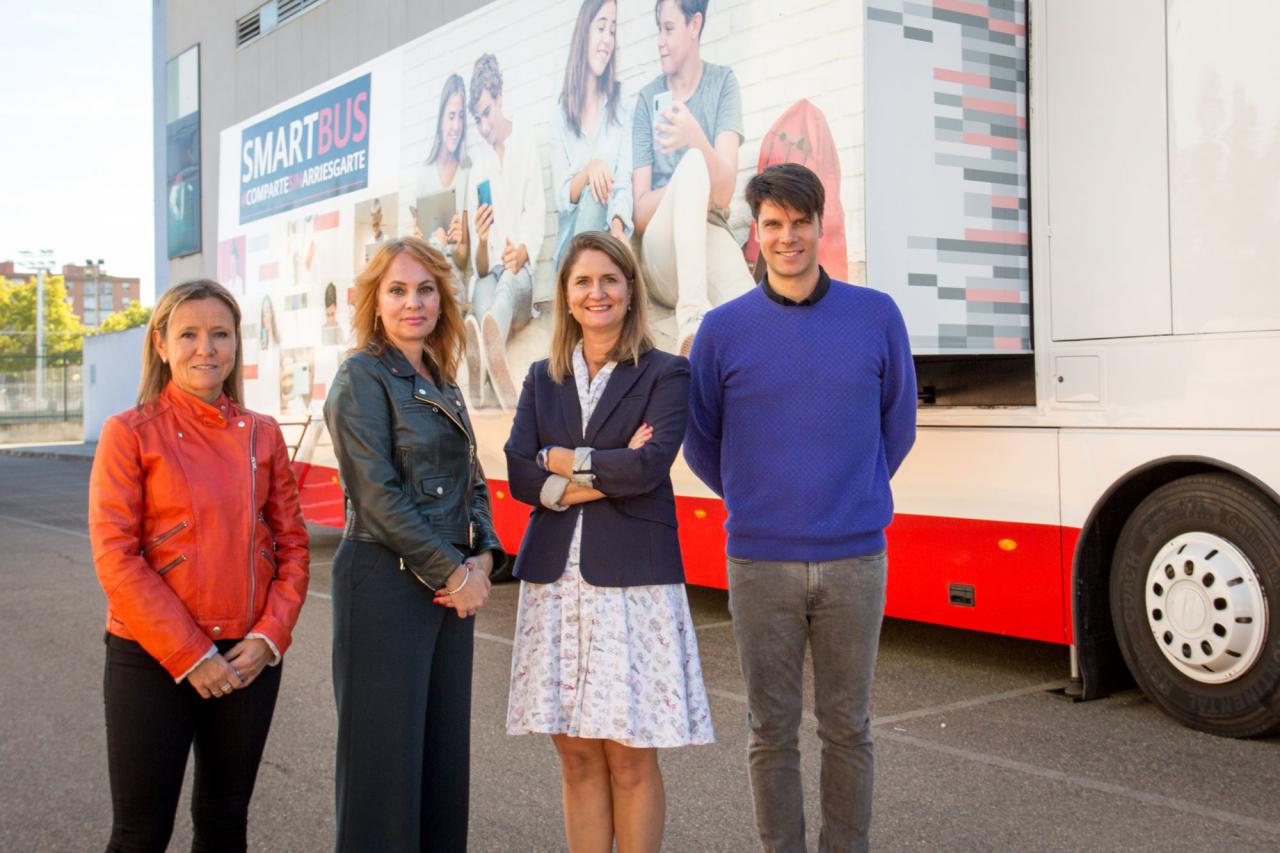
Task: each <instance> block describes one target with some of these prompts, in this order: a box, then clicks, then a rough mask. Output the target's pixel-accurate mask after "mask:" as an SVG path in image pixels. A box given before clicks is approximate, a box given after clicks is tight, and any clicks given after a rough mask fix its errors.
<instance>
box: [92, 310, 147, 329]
mask: <svg viewBox="0 0 1280 853" xmlns="http://www.w3.org/2000/svg"><path fill="white" fill-rule="evenodd" d="M150 319H151V309H150V308H147V307H145V306H144V305H143V304H142V303H141V302H130V303H129V307H128V308H124V309H122V310H120V311H117V312H115V313H114V314H112V315H110V316H109V317H107V319H105V320H103V321H102V322H101V323H99V324H98V328H97V329H96V330H90V331H89V334H90V335H105V334H106V333H107V332H123V331H124V330H125V329H132V328H133V327H134V326H145V325H147V321H148V320H150Z"/></svg>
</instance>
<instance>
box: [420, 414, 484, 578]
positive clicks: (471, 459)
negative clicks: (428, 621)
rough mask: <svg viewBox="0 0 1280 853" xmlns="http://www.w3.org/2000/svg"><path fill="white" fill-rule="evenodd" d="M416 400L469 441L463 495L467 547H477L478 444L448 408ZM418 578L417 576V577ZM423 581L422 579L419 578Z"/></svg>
mask: <svg viewBox="0 0 1280 853" xmlns="http://www.w3.org/2000/svg"><path fill="white" fill-rule="evenodd" d="M414 398H415V399H417V400H420V401H422V402H424V403H430V404H431V407H432V408H433V409H435V410H437V411H438V412H440V414H442V415H444V416H445V417H446V418H448V419H449V420H451V421H453V423H454V426H456V427H457V428H458V429H460V430H461V431H462V436H463V438H465V439H466V440H467V490H466V492H465V493H464V494H463V498H464V502H465V504H466V507H467V547H468V548H474V547H475V544H476V543H475V524H474V523H473V522H472V521H471V490H472V489H473V488H475V475H476V443H475V441H473V440H472V438H471V433H469V432H467V428H466V427H465V426H463V425H462V421H460V420H458V419H457V418H455V417H454V416H453V415H452V414H450V412H449V410H448V408H446V407H444V406H442V405H440V404H439V403H437V402H435V401H434V400H428V399H426V398H425V397H419V396H418V395H417V394H415V395H414ZM415 577H416V576H415ZM419 580H421V578H419Z"/></svg>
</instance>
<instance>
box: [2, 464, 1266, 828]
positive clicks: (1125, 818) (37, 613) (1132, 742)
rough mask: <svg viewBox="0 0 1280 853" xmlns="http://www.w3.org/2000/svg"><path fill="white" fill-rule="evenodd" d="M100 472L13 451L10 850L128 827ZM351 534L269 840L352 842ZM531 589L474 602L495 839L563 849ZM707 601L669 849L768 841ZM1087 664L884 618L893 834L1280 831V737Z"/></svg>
mask: <svg viewBox="0 0 1280 853" xmlns="http://www.w3.org/2000/svg"><path fill="white" fill-rule="evenodd" d="M54 455H57V454H54ZM88 475H89V465H88V464H86V461H84V460H64V459H54V458H47V457H42V456H25V457H17V456H12V455H6V454H3V453H0V584H2V586H0V588H2V589H3V595H2V596H0V620H2V623H3V625H4V637H5V642H4V643H3V644H0V685H3V689H2V690H0V720H3V732H4V737H3V740H2V741H0V850H5V851H24V853H26V851H73V850H92V849H102V847H103V846H105V842H106V838H107V833H108V830H109V826H110V800H109V796H108V791H107V772H106V756H105V746H104V743H105V738H104V731H103V723H102V664H103V646H102V628H103V612H104V606H103V596H102V592H101V589H100V588H99V587H98V585H97V582H96V580H95V578H94V575H93V571H92V567H91V564H90V556H89V541H88V535H87V533H86V529H85V513H86V490H87V484H88ZM337 544H338V537H337V535H336V532H335V531H332V530H327V529H322V528H313V544H312V554H313V556H312V559H313V561H314V562H313V564H312V565H313V579H312V586H311V593H310V597H309V601H308V603H307V606H306V607H305V608H304V610H303V613H302V618H301V620H300V622H299V625H298V628H297V631H296V633H295V639H294V645H293V648H292V650H291V651H290V652H289V654H288V658H287V661H286V663H285V673H284V682H283V686H282V689H281V694H280V701H279V705H278V707H277V710H276V716H275V722H274V726H273V729H272V733H271V738H270V741H269V742H268V745H267V751H266V756H265V758H264V761H263V765H262V769H261V771H260V773H259V776H258V788H257V792H256V794H255V797H254V801H253V809H252V813H251V816H250V846H251V848H252V849H254V850H263V851H306V853H312V851H323V850H328V849H331V847H332V835H333V809H332V802H333V744H334V727H335V719H334V710H333V691H332V683H331V680H330V668H329V648H330V634H331V624H330V610H329V583H330V571H329V569H330V561H331V560H332V555H333V552H334V550H335V549H336V547H337ZM517 593H518V589H517V587H516V586H515V585H513V584H507V585H502V586H499V587H495V589H494V592H493V596H492V598H491V601H490V604H489V605H488V606H487V607H486V608H485V610H484V611H483V612H482V613H481V614H480V615H479V617H478V618H477V626H476V627H477V634H478V638H479V640H478V642H477V644H476V658H475V698H474V713H473V718H472V739H473V743H474V747H473V756H472V798H471V834H470V838H471V849H472V850H475V851H554V850H562V849H564V835H563V829H562V825H561V816H560V789H559V775H558V771H557V763H556V759H555V755H554V751H553V750H552V747H551V744H550V742H549V741H548V739H546V738H541V737H518V738H513V737H508V736H507V735H506V734H505V733H504V731H503V720H504V716H505V711H506V695H507V679H508V671H509V666H510V653H511V640H510V638H511V634H512V628H513V625H514V621H515V604H516V596H517ZM690 599H691V602H692V605H693V611H694V622H695V625H696V626H697V629H698V639H699V643H700V645H701V650H702V661H703V670H704V675H705V678H706V684H707V688H708V691H709V693H710V695H711V707H712V711H713V716H714V722H715V727H716V735H717V741H716V743H715V744H713V745H710V746H702V747H688V748H685V749H678V750H670V751H665V752H664V753H663V755H662V767H663V773H664V775H665V778H666V785H667V797H668V817H667V832H666V838H665V843H664V849H665V850H668V851H697V853H701V851H752V850H758V849H759V847H758V844H757V842H756V840H755V834H754V830H753V825H752V817H751V797H750V791H749V789H748V784H747V778H746V770H745V761H746V756H745V741H746V737H745V728H746V727H745V721H744V717H745V710H746V709H745V703H744V698H743V689H742V679H741V675H740V674H739V672H738V666H737V658H736V652H735V649H734V642H733V635H732V632H731V629H730V624H729V615H728V611H727V608H726V596H725V594H724V593H723V592H721V591H718V590H707V589H691V590H690ZM1067 664H1068V661H1067V650H1066V649H1065V648H1064V647H1060V646H1052V645H1046V644H1042V643H1033V642H1029V641H1025V640H1016V639H1010V638H1004V637H997V636H991V635H983V634H975V633H969V632H964V631H957V630H952V629H947V628H939V627H936V626H929V625H922V624H919V623H912V622H905V621H899V620H888V621H887V622H886V623H885V626H884V632H883V637H882V640H881V647H880V658H879V664H878V673H877V678H876V687H875V697H874V706H873V715H874V718H873V724H874V730H875V734H876V748H877V756H876V762H877V764H876V795H875V818H874V830H873V838H872V841H873V846H874V847H875V848H876V849H879V850H941V849H946V850H1082V851H1083V850H1089V851H1094V850H1152V851H1157V850H1158V851H1184V850H1185V851H1201V850H1221V849H1231V850H1236V851H1240V850H1277V849H1280V809H1277V804H1278V803H1280V738H1277V737H1272V738H1268V739H1262V740H1252V741H1237V740H1227V739H1222V738H1216V737H1212V736H1210V735H1205V734H1201V733H1199V732H1194V731H1191V730H1189V729H1186V728H1183V727H1181V726H1179V725H1178V724H1176V723H1174V722H1173V721H1171V720H1169V719H1168V718H1166V717H1164V716H1163V715H1162V714H1161V713H1160V712H1159V711H1158V710H1157V709H1155V708H1154V707H1153V706H1152V705H1150V704H1149V703H1148V702H1147V701H1146V700H1145V699H1144V698H1143V697H1142V695H1141V694H1140V693H1138V692H1136V691H1130V692H1126V693H1121V694H1118V695H1115V696H1112V697H1110V698H1108V699H1104V700H1100V701H1096V702H1088V703H1076V702H1072V701H1069V700H1067V699H1064V698H1062V696H1061V695H1060V694H1058V693H1055V692H1054V690H1055V688H1060V687H1061V686H1062V685H1063V684H1064V682H1065V679H1066V675H1067ZM809 707H810V708H812V702H811V701H810V702H809ZM801 747H802V749H803V751H804V754H805V765H804V777H805V786H806V809H807V814H808V816H809V827H810V830H809V831H810V849H816V848H817V821H818V814H819V812H818V804H817V776H818V773H817V770H818V762H817V757H818V750H819V741H818V738H817V727H816V722H815V721H814V719H813V717H812V714H811V713H809V714H806V719H805V722H804V724H803V727H802V732H801ZM189 787H190V783H189V781H188V791H189ZM187 809H188V801H187V799H186V798H185V796H184V800H183V804H182V806H181V807H180V812H179V816H178V826H177V830H176V832H175V835H174V840H173V843H172V844H171V846H170V848H171V849H172V850H185V849H189V848H190V819H189V817H188V812H187Z"/></svg>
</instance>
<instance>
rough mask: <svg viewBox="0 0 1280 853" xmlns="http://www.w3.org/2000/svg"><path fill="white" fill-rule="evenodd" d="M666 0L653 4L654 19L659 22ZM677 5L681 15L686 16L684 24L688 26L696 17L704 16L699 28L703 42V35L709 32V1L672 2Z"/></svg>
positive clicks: (685, 0)
mask: <svg viewBox="0 0 1280 853" xmlns="http://www.w3.org/2000/svg"><path fill="white" fill-rule="evenodd" d="M665 2H666V0H658V2H656V3H654V4H653V19H654V20H655V21H657V20H658V19H659V16H660V15H662V4H663V3H665ZM671 2H673V3H675V4H676V7H677V8H678V9H679V10H680V13H681V14H683V15H684V22H685V23H686V24H687V23H689V22H690V21H692V20H693V16H694V15H701V16H702V25H701V26H700V27H698V41H702V34H703V33H705V32H706V31H707V3H708V2H709V0H671Z"/></svg>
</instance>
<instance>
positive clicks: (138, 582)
mask: <svg viewBox="0 0 1280 853" xmlns="http://www.w3.org/2000/svg"><path fill="white" fill-rule="evenodd" d="M89 535H90V539H91V541H92V544H93V564H94V567H95V569H96V570H97V573H98V580H99V581H100V582H101V583H102V588H103V590H104V591H105V592H106V594H107V630H108V631H110V632H111V633H112V634H115V635H117V636H119V637H124V638H125V639H129V640H136V641H137V642H138V643H139V644H140V645H141V646H142V647H143V648H144V649H146V651H147V652H148V653H150V654H151V655H152V656H153V657H154V658H155V659H156V660H158V661H159V662H160V663H161V665H162V666H164V667H165V669H167V670H168V671H169V672H170V673H171V674H172V675H173V677H174V678H180V677H182V675H183V674H185V673H186V672H187V671H189V670H190V669H191V668H192V667H193V666H195V665H196V664H197V663H198V662H199V661H200V660H201V659H202V658H203V657H204V655H205V654H206V653H207V652H208V650H209V647H210V645H211V641H212V640H230V639H239V638H242V637H244V636H245V635H246V634H249V633H251V632H252V633H256V634H261V635H263V636H264V637H267V638H268V639H270V640H271V642H272V643H273V644H274V645H275V648H276V649H277V650H278V651H279V653H280V654H281V655H283V654H284V653H285V650H286V649H288V647H289V641H290V637H291V635H292V632H293V626H294V624H295V623H297V621H298V612H299V611H300V610H301V609H302V603H303V601H304V600H305V599H306V595H307V581H308V563H309V560H310V555H309V553H308V550H307V528H306V525H305V523H304V522H303V520H302V511H301V509H300V508H299V505H298V486H297V483H296V482H295V481H294V478H293V471H292V470H291V469H290V467H289V455H288V452H287V451H286V449H285V444H284V438H283V437H282V436H281V434H280V427H279V426H277V424H276V422H275V421H274V420H272V419H271V418H269V417H266V416H264V415H259V414H256V413H254V412H250V411H248V410H246V409H244V408H242V407H240V406H238V405H236V404H234V403H232V402H230V401H229V400H228V399H227V398H226V397H225V396H224V397H222V398H220V399H219V400H218V402H217V403H216V404H214V405H209V404H208V403H205V402H203V401H202V400H199V399H197V398H196V397H193V396H191V395H190V394H187V393H186V392H184V391H181V390H179V389H178V388H176V387H175V386H174V385H173V383H172V382H171V383H169V385H168V387H166V388H165V389H164V391H163V392H161V394H160V396H159V398H158V399H157V400H156V402H155V403H154V404H151V405H148V406H144V407H142V408H141V409H136V408H135V409H129V410H127V411H124V412H121V413H120V414H118V415H114V416H113V417H111V418H109V419H108V420H107V422H106V423H105V424H104V425H103V427H102V434H101V436H100V437H99V440H98V449H97V452H96V453H95V455H94V460H93V474H92V476H91V477H90V478H89Z"/></svg>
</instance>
